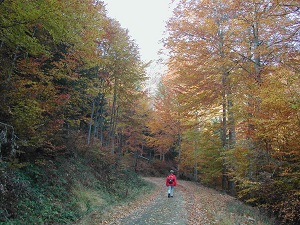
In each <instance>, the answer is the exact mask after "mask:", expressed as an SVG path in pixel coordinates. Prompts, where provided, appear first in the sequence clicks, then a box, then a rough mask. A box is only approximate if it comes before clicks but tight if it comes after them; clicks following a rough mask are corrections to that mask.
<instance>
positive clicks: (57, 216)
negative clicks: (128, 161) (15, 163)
mask: <svg viewBox="0 0 300 225" xmlns="http://www.w3.org/2000/svg"><path fill="white" fill-rule="evenodd" d="M0 166H1V167H0V184H1V185H0V224H3V225H14V224H74V223H75V222H76V221H79V220H80V219H81V218H84V217H86V216H87V215H89V214H91V213H94V212H97V214H98V215H101V214H102V212H105V211H107V210H109V209H110V208H111V207H113V206H115V205H116V204H121V203H125V202H127V201H128V202H129V201H133V200H134V199H135V198H137V197H138V196H139V195H140V194H143V193H145V192H147V191H148V190H150V189H151V188H152V186H151V185H150V184H148V183H146V182H145V181H144V180H142V179H141V178H140V177H139V176H137V174H136V173H134V172H133V171H131V170H129V169H126V167H122V166H120V165H119V166H112V164H111V162H109V159H108V158H107V157H105V155H101V154H100V155H97V154H95V155H78V154H76V155H72V156H61V157H57V158H55V159H52V160H45V159H43V160H36V161H35V162H34V163H28V164H26V165H22V168H19V169H16V168H14V169H12V168H11V167H12V165H7V164H4V163H2V162H1V164H0ZM122 168H123V169H122Z"/></svg>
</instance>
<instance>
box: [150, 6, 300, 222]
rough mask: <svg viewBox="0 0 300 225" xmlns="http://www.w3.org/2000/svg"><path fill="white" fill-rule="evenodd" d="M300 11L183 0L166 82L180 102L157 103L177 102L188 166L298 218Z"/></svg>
mask: <svg viewBox="0 0 300 225" xmlns="http://www.w3.org/2000/svg"><path fill="white" fill-rule="evenodd" d="M298 21H299V5H297V4H296V2H295V1H272V0H268V1H229V2H228V1H222V0H219V1H178V4H177V7H176V8H175V9H174V15H173V17H172V18H171V19H170V20H169V22H168V24H167V28H168V37H167V38H166V39H165V47H166V50H167V51H168V54H169V56H170V59H169V61H168V66H169V69H170V71H169V72H168V74H167V75H166V76H165V80H168V81H167V82H164V84H165V85H166V86H167V87H166V88H165V89H167V90H168V93H170V95H171V96H169V97H168V98H169V99H173V100H172V101H173V102H174V101H175V102H177V105H178V107H177V108H176V109H174V108H173V107H171V106H170V105H169V104H168V103H166V102H165V103H163V105H162V106H159V107H156V110H157V111H156V112H155V113H156V115H160V114H162V113H163V112H165V111H170V112H169V114H174V113H177V112H180V115H181V116H180V118H181V119H180V120H181V123H180V130H181V135H182V139H181V142H177V143H180V146H178V147H177V148H178V149H181V158H180V165H181V170H182V172H183V173H186V174H189V173H192V174H194V177H195V176H197V177H198V179H201V180H203V181H205V182H208V183H210V184H217V185H221V186H222V187H223V189H224V190H228V191H230V192H235V191H237V193H238V195H239V196H240V197H241V198H243V199H245V200H246V201H248V202H251V203H252V204H254V205H263V206H264V207H266V208H268V209H270V210H271V211H273V212H275V213H277V215H279V217H280V218H281V219H282V220H283V221H285V222H286V223H291V224H296V223H297V221H298V222H299V217H298V216H297V214H296V213H293V212H296V211H297V209H299V195H298V194H297V193H298V192H299V188H298V187H299V174H298V172H296V171H297V168H298V167H297V166H296V165H297V164H299V151H298V150H299V138H298V137H299V121H298V117H299V104H298V103H297V102H298V101H299V93H298V92H299V79H298V78H299V77H298V75H299V63H298V61H299V60H297V59H298V58H299V28H300V27H299V23H298ZM163 93H165V91H164V92H161V91H160V92H159V94H158V96H159V95H163ZM162 108H163V110H162V111H161V109H162ZM166 121H168V120H166ZM168 133H169V132H168ZM166 140H168V139H166ZM161 142H162V143H166V141H165V142H164V141H163V140H161ZM162 146H163V145H162ZM195 174H196V175H195ZM297 180H298V181H297ZM257 190H259V191H257ZM275 192H276V193H277V194H274V193H275ZM278 193H280V194H279V195H278ZM275 196H276V197H275ZM287 199H290V200H291V199H293V200H292V201H293V204H290V205H289V207H288V209H287V205H288V202H290V200H287Z"/></svg>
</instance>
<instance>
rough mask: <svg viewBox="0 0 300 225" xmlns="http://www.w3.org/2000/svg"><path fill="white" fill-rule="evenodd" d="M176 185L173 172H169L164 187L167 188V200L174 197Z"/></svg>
mask: <svg viewBox="0 0 300 225" xmlns="http://www.w3.org/2000/svg"><path fill="white" fill-rule="evenodd" d="M176 184H177V179H176V176H175V174H174V171H173V170H170V174H169V175H168V176H167V179H166V186H167V187H168V198H173V195H174V187H175V186H176Z"/></svg>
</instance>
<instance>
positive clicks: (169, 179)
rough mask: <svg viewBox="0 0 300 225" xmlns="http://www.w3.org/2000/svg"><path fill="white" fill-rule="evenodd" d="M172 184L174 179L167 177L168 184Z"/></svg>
mask: <svg viewBox="0 0 300 225" xmlns="http://www.w3.org/2000/svg"><path fill="white" fill-rule="evenodd" d="M173 182H174V177H173V176H168V183H169V184H173Z"/></svg>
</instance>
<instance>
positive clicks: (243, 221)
mask: <svg viewBox="0 0 300 225" xmlns="http://www.w3.org/2000/svg"><path fill="white" fill-rule="evenodd" d="M145 179H146V180H147V181H149V182H152V183H154V184H155V186H156V188H155V190H154V191H153V192H152V193H150V194H148V195H146V196H143V197H141V198H139V199H137V200H136V201H134V202H130V203H127V204H123V205H119V206H116V207H114V208H112V209H111V210H108V211H107V212H106V213H105V214H104V215H101V219H100V220H99V215H98V214H97V213H93V214H91V215H90V216H89V217H88V218H87V220H85V222H84V223H79V224H80V225H86V224H88V225H104V224H110V225H165V224H173V225H213V224H217V225H223V224H224V225H252V224H255V225H273V224H275V223H274V221H273V220H272V219H270V218H266V217H264V216H261V215H260V214H259V212H258V211H257V210H255V209H253V208H251V207H249V206H246V205H245V204H243V203H241V202H240V201H238V200H236V199H235V198H233V197H231V196H229V195H226V194H222V193H220V192H217V191H215V190H213V189H210V188H206V187H204V186H202V185H198V184H195V183H193V182H189V181H182V180H177V186H176V187H175V191H174V197H173V198H168V197H167V187H166V186H165V178H153V177H151V178H150V177H149V178H145Z"/></svg>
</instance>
